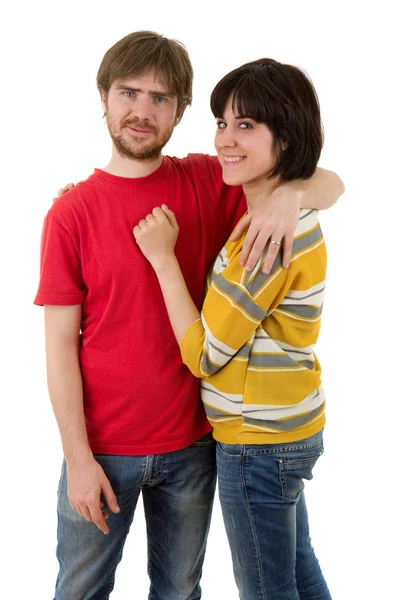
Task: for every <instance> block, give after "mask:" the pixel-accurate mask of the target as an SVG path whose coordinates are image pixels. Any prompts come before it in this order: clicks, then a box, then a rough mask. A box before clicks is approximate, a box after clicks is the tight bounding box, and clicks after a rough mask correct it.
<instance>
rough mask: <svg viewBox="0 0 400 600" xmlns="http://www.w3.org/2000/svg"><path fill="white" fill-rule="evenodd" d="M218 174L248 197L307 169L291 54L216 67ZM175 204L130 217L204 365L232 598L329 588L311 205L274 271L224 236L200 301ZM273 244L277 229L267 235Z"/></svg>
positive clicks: (175, 321)
mask: <svg viewBox="0 0 400 600" xmlns="http://www.w3.org/2000/svg"><path fill="white" fill-rule="evenodd" d="M211 109H212V112H213V114H214V116H215V117H216V119H217V132H216V136H215V147H216V150H217V153H218V157H219V161H220V163H221V166H222V170H223V178H224V181H225V183H227V184H229V185H242V186H243V190H244V193H245V195H246V199H247V204H248V209H249V210H250V211H252V210H254V209H255V208H256V207H257V206H258V205H259V203H260V202H262V201H264V200H263V199H262V198H265V196H264V197H262V196H261V194H260V190H261V186H262V190H263V191H264V192H265V183H266V180H267V181H268V182H269V186H270V192H271V194H272V192H273V191H274V189H275V188H276V187H277V185H279V183H281V182H282V181H288V180H292V179H296V178H308V177H310V176H311V175H312V174H313V172H314V171H315V169H316V166H317V162H318V159H319V155H320V152H321V148H322V125H321V118H320V111H319V105H318V99H317V96H316V94H315V90H314V88H313V85H312V83H311V82H310V80H309V79H308V78H307V77H306V76H305V75H304V73H303V72H301V71H300V70H299V69H297V68H296V67H293V66H291V65H284V64H280V63H278V62H276V61H274V60H271V59H261V60H258V61H255V62H252V63H248V64H245V65H243V66H242V67H240V68H238V69H235V70H234V71H232V72H231V73H229V74H228V75H226V76H225V77H224V78H223V79H222V80H221V81H220V82H219V83H218V84H217V86H216V87H215V89H214V91H213V93H212V95H211ZM178 231H179V230H178V225H177V223H176V219H175V216H174V214H173V213H172V212H171V211H169V210H168V208H167V207H166V206H165V205H163V206H162V208H156V209H154V211H153V214H152V215H148V216H147V217H146V219H145V220H143V221H141V222H140V223H139V225H138V226H137V227H135V229H134V236H135V239H136V241H137V243H138V245H139V246H140V248H141V250H142V252H143V253H144V255H145V256H146V257H147V259H148V260H149V261H150V263H151V264H152V266H153V268H154V270H155V273H156V275H157V277H158V280H159V283H160V286H161V290H162V293H163V296H164V300H165V303H166V307H167V310H168V314H169V317H170V321H171V325H172V328H173V330H174V333H175V336H176V339H177V341H178V343H179V344H180V347H181V352H182V357H183V361H184V363H185V364H186V365H187V366H188V367H189V368H190V370H191V371H192V372H193V373H194V375H196V376H197V377H201V378H202V380H203V381H202V384H201V390H202V399H203V402H204V405H205V409H206V412H207V415H208V418H209V420H210V422H211V424H212V426H213V435H214V437H215V439H216V440H217V468H218V481H219V493H220V499H221V505H222V511H223V516H224V522H225V527H226V531H227V534H228V538H229V544H230V547H231V552H232V559H233V565H234V573H235V579H236V583H237V585H238V588H239V593H240V598H241V599H242V600H254V599H256V598H257V599H258V598H268V599H273V600H297V599H299V598H301V599H305V598H307V599H314V600H315V599H318V600H327V599H329V598H330V594H329V591H328V588H327V585H326V583H325V580H324V578H323V575H322V573H321V570H320V568H319V564H318V561H317V559H316V557H315V554H314V551H313V548H312V546H311V541H310V537H309V531H308V518H307V510H306V505H305V500H304V492H303V487H304V484H303V479H311V478H312V469H313V467H314V465H315V463H316V461H317V459H318V457H319V456H320V455H321V454H322V452H323V445H322V430H323V427H324V424H325V411H324V409H325V402H324V393H323V389H322V387H321V382H320V365H319V362H318V360H317V358H316V356H315V354H314V352H313V348H314V344H315V342H316V340H317V337H318V333H319V328H320V317H321V309H322V300H323V293H324V280H325V270H326V252H325V244H324V239H323V235H322V232H321V229H320V226H319V223H318V216H317V212H316V211H314V210H306V211H301V214H300V219H299V224H298V227H297V230H296V233H295V239H294V245H293V251H292V260H291V264H290V267H289V268H288V269H283V268H282V265H281V256H280V254H278V256H277V259H276V260H275V263H274V265H273V267H272V269H271V272H270V273H268V274H265V273H263V272H262V269H261V266H262V262H261V260H260V261H259V263H258V264H257V265H256V267H255V268H254V270H253V271H252V272H248V271H247V270H246V269H245V267H243V266H242V265H241V264H240V251H241V247H242V243H243V238H242V239H241V240H239V241H238V242H231V241H228V242H227V243H226V245H225V246H224V248H223V249H222V251H221V253H220V254H219V256H218V257H217V259H216V261H215V264H214V267H213V270H212V273H211V274H210V277H209V282H208V291H207V294H206V296H205V300H204V304H203V308H202V313H201V315H200V314H199V312H198V310H197V308H196V306H195V305H194V303H193V301H192V299H191V297H190V295H189V293H188V291H187V288H186V285H185V282H184V279H183V277H182V273H181V271H180V268H179V264H178V262H177V260H176V258H175V254H174V246H175V243H176V239H177V236H178ZM270 243H271V244H274V245H277V244H278V245H279V243H280V240H270Z"/></svg>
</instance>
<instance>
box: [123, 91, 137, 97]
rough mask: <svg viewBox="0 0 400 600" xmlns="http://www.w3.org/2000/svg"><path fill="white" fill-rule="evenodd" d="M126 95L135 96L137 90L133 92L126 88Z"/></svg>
mask: <svg viewBox="0 0 400 600" xmlns="http://www.w3.org/2000/svg"><path fill="white" fill-rule="evenodd" d="M123 94H124V96H126V97H127V98H133V97H134V96H135V92H132V91H130V90H125V91H124V92H123Z"/></svg>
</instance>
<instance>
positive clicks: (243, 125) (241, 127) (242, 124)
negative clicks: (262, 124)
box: [239, 122, 253, 129]
mask: <svg viewBox="0 0 400 600" xmlns="http://www.w3.org/2000/svg"><path fill="white" fill-rule="evenodd" d="M239 127H240V129H252V128H253V126H252V124H251V123H247V122H245V123H240V124H239Z"/></svg>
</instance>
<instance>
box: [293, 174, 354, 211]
mask: <svg viewBox="0 0 400 600" xmlns="http://www.w3.org/2000/svg"><path fill="white" fill-rule="evenodd" d="M283 185H284V186H288V187H290V188H293V189H297V190H298V192H299V193H300V207H301V208H316V209H318V210H325V209H327V208H330V207H331V206H333V204H335V202H336V201H337V199H338V198H339V197H340V196H341V195H342V194H343V192H344V184H343V181H342V180H341V179H340V177H339V176H338V175H336V173H334V172H333V171H328V170H327V169H321V168H320V167H318V168H317V170H316V171H315V173H314V175H313V176H312V177H310V178H309V179H296V180H295V181H289V182H287V183H284V184H283Z"/></svg>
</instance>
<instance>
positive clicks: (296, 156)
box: [210, 58, 323, 181]
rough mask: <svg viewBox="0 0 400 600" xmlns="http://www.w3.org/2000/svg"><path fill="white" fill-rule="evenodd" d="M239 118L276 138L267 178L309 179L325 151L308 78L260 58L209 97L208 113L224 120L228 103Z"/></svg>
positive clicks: (233, 74)
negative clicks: (272, 167) (272, 166)
mask: <svg viewBox="0 0 400 600" xmlns="http://www.w3.org/2000/svg"><path fill="white" fill-rule="evenodd" d="M230 99H231V101H232V108H233V110H235V111H237V113H238V114H239V115H240V116H242V117H247V118H251V119H253V120H254V121H256V122H257V123H264V124H265V125H267V127H268V128H269V129H270V131H271V132H272V134H273V136H274V142H275V152H276V164H275V167H274V169H273V171H272V172H271V173H269V174H268V176H269V178H270V179H272V178H273V177H277V176H278V175H279V176H280V177H281V178H282V179H284V180H286V181H290V180H292V179H307V178H308V177H311V175H312V174H313V173H314V171H315V169H316V168H317V163H318V159H319V156H320V154H321V149H322V145H323V130H322V122H321V114H320V108H319V102H318V97H317V94H316V92H315V89H314V86H313V84H312V82H311V81H310V79H309V78H308V76H307V75H306V74H305V73H304V72H303V71H301V70H300V69H298V68H297V67H293V66H292V65H284V64H281V63H279V62H277V61H276V60H272V59H271V58H260V59H259V60H256V61H254V62H250V63H246V64H245V65H242V66H241V67H239V68H237V69H235V70H233V71H231V72H230V73H228V74H227V75H225V77H223V78H222V79H221V81H220V82H219V83H217V85H216V86H215V88H214V90H213V92H212V94H211V101H210V103H211V110H212V112H213V114H214V117H216V118H220V119H222V118H223V115H224V111H225V108H226V105H227V103H228V101H229V100H230Z"/></svg>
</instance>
